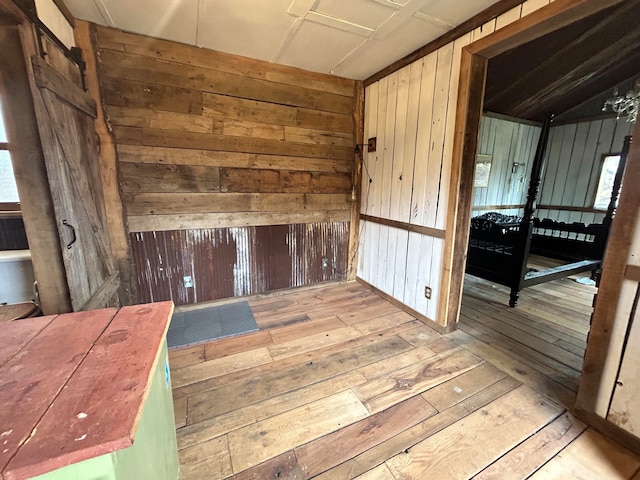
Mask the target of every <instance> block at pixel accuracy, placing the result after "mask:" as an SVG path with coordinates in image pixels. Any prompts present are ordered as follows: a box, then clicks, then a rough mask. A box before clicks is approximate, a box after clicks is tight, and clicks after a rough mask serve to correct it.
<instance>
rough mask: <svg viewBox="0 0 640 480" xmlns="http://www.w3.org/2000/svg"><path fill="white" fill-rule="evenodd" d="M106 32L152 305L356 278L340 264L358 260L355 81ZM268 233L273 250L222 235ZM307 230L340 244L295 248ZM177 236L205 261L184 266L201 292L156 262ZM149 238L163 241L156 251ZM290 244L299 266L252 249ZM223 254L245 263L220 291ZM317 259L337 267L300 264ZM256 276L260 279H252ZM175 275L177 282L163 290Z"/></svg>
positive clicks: (131, 217)
mask: <svg viewBox="0 0 640 480" xmlns="http://www.w3.org/2000/svg"><path fill="white" fill-rule="evenodd" d="M96 29H97V39H98V40H97V49H98V54H99V59H100V62H99V63H100V65H99V74H100V83H101V89H102V97H103V101H104V103H105V108H106V112H107V117H108V121H109V122H110V124H111V126H112V128H113V133H114V135H115V141H116V148H117V153H118V161H119V170H120V179H121V189H122V193H123V201H124V204H125V209H126V212H127V220H128V226H129V232H130V233H131V239H132V242H133V251H134V260H135V263H136V271H137V272H138V278H137V282H138V286H139V287H141V289H142V291H141V292H140V293H139V297H140V298H139V300H140V301H149V300H150V299H153V300H158V299H165V298H171V299H173V300H174V301H176V303H187V302H189V303H191V302H197V301H203V300H209V299H212V298H219V295H220V294H218V293H213V292H224V294H223V296H229V295H233V294H235V295H238V294H246V293H258V292H262V291H265V289H266V290H270V289H272V288H274V286H275V285H277V288H283V287H293V286H297V285H304V284H310V283H315V282H317V281H325V280H337V279H344V278H346V274H347V272H346V271H347V265H346V264H345V263H344V262H343V261H342V260H340V261H338V260H332V259H338V258H340V259H342V258H347V257H348V255H347V253H346V251H345V249H346V248H348V243H349V234H351V235H355V233H356V232H355V229H350V228H349V224H350V222H349V220H350V210H351V206H352V203H350V202H349V197H350V193H351V186H352V183H353V181H354V180H353V178H352V175H353V174H352V172H353V166H354V160H355V156H354V146H355V143H354V129H355V127H354V117H353V112H354V91H355V88H356V82H355V81H353V80H347V79H343V78H338V77H333V76H329V75H322V74H317V73H312V72H306V71H303V70H299V69H294V68H291V67H284V66H278V65H274V64H270V63H267V62H262V61H257V60H251V59H248V58H243V57H237V56H233V55H227V54H222V53H219V52H214V51H210V50H205V49H200V48H196V47H191V46H186V45H180V44H177V43H173V42H168V41H164V40H156V39H151V38H148V37H143V36H139V35H133V34H128V33H124V32H121V31H118V30H114V29H110V28H104V27H96ZM345 222H346V223H345ZM282 225H284V226H285V227H282V228H280V227H278V228H276V227H275V226H282ZM305 225H306V226H307V227H305ZM288 226H291V227H288ZM257 227H270V228H267V229H266V230H264V231H268V232H269V233H268V235H267V234H265V235H266V236H267V237H270V238H272V242H271V243H270V244H268V245H265V244H263V245H257V244H254V245H250V246H248V245H247V244H246V243H244V242H238V243H235V241H234V242H231V241H230V240H229V241H227V240H224V241H222V240H221V241H220V243H218V241H217V240H214V239H222V238H224V239H231V238H235V239H238V238H243V239H259V238H262V237H261V236H260V234H258V233H257V232H260V231H263V230H260V229H258V228H257ZM305 228H307V229H308V235H309V236H314V235H315V236H316V237H317V238H320V237H322V236H323V235H326V239H327V242H328V243H327V244H326V245H316V244H314V245H315V246H314V248H315V250H313V251H311V252H305V251H304V249H303V248H302V247H303V245H300V244H296V243H295V242H296V241H297V239H298V238H300V235H302V236H304V235H306V234H307V232H305ZM345 229H347V232H348V233H347V234H345ZM349 229H350V232H349ZM300 232H302V233H300ZM322 232H324V233H322ZM299 234H300V235H299ZM274 235H276V236H277V235H279V237H278V238H277V239H276V238H275V237H273V236H274ZM323 238H324V237H323ZM152 239H153V240H152ZM162 239H164V240H162ZM167 239H171V241H170V242H169V243H171V249H173V250H175V252H174V253H171V254H172V255H174V256H176V257H180V258H181V260H180V261H181V262H183V263H184V262H186V263H187V264H189V263H190V264H195V263H198V268H195V269H193V268H192V269H182V268H181V269H179V270H180V271H183V270H184V271H185V272H186V271H187V270H190V271H191V273H190V274H191V275H194V276H195V278H194V283H195V284H196V285H198V288H202V289H203V290H201V291H200V292H201V293H200V294H198V292H197V291H196V290H197V288H196V289H193V291H191V292H183V291H182V290H183V287H182V283H183V282H182V278H181V275H177V274H176V272H172V274H171V275H169V276H167V275H166V274H163V273H161V272H151V271H150V270H149V269H150V268H151V266H152V265H156V263H157V262H158V261H159V260H158V258H157V257H154V255H156V254H157V251H156V250H157V248H160V247H158V246H157V245H158V244H160V243H166V242H168V240H167ZM205 239H206V240H205ZM328 239H330V240H328ZM140 242H149V248H148V249H147V248H144V245H141V244H140ZM156 242H157V243H156ZM230 242H231V243H234V244H235V245H236V247H237V248H238V249H239V250H237V251H236V252H235V253H234V254H233V255H231V254H229V253H228V252H227V251H226V248H227V247H228V245H230ZM312 243H313V242H310V243H309V244H305V245H306V246H310V245H311V244H312ZM276 244H277V245H280V246H282V245H288V248H290V249H292V251H293V252H295V254H294V255H290V256H288V257H287V258H282V260H283V261H286V262H288V263H287V264H286V265H282V266H281V267H282V268H278V269H271V270H269V269H266V266H264V265H262V266H261V264H260V262H258V263H257V264H256V263H255V261H257V260H256V258H257V257H255V256H251V255H249V254H247V251H244V250H241V248H249V249H250V250H251V249H253V250H252V251H254V252H256V255H258V256H260V255H262V256H268V255H270V254H273V256H274V257H276V256H278V255H280V250H278V249H276V250H273V251H272V250H269V249H272V248H276ZM167 245H168V243H167ZM162 248H164V247H162ZM262 248H267V250H266V251H262V250H260V249H262ZM278 248H280V247H278ZM218 249H221V251H218ZM327 249H328V250H327ZM219 255H222V256H223V257H224V258H230V257H234V258H237V259H238V263H237V264H235V267H234V268H235V269H237V270H238V271H237V272H236V273H235V274H234V275H235V276H234V275H231V276H227V277H224V276H223V275H218V277H217V278H219V279H220V281H222V279H223V277H224V282H226V283H225V284H224V285H222V284H220V285H218V284H215V285H213V284H212V285H207V284H206V282H207V281H209V280H211V279H212V278H214V277H215V275H213V276H212V275H204V274H203V276H202V277H200V278H199V276H200V273H198V272H201V271H203V270H206V269H213V270H216V269H218V268H220V269H223V270H224V269H226V268H227V267H226V265H218V264H217V263H216V262H217V259H218V258H219ZM308 255H316V256H317V258H313V261H311V262H310V264H311V265H320V262H321V258H323V257H324V258H328V259H329V261H330V262H333V263H330V264H329V266H328V267H325V269H324V270H323V269H320V270H317V269H314V268H311V267H309V268H303V269H301V270H300V269H299V265H300V263H301V262H302V263H304V262H307V256H308ZM195 258H197V262H195V261H194V259H195ZM240 259H244V260H250V261H249V263H243V262H242V261H240ZM252 262H253V263H252ZM307 263H309V262H307ZM263 267H264V269H263V270H260V268H263ZM318 268H321V267H318ZM256 269H258V271H256ZM265 269H266V270H265ZM296 269H298V270H296ZM292 272H293V273H292ZM185 275H188V273H185ZM270 275H271V277H270ZM273 275H275V276H276V277H273ZM279 275H280V276H279ZM299 275H302V276H303V277H304V278H301V277H300V276H299ZM249 276H256V278H258V279H259V280H257V283H256V284H252V286H251V287H250V288H249V287H238V285H244V283H243V282H246V281H247V280H246V279H247V278H249ZM263 277H264V278H263ZM161 278H162V279H164V280H163V282H164V283H163V282H160V283H158V284H157V285H156V284H155V283H154V282H159V281H160V280H159V279H161ZM234 278H235V280H234ZM241 278H242V279H245V280H242V281H241V280H239V279H241ZM167 282H168V283H167ZM249 283H250V282H249ZM154 288H156V289H157V290H154ZM207 288H208V289H209V292H208V293H204V290H205V289H207ZM166 292H169V296H168V297H167V293H166Z"/></svg>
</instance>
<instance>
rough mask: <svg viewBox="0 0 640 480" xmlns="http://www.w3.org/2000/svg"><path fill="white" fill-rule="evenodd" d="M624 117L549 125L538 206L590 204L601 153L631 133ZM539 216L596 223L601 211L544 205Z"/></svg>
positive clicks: (617, 146)
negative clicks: (548, 207) (570, 209)
mask: <svg viewBox="0 0 640 480" xmlns="http://www.w3.org/2000/svg"><path fill="white" fill-rule="evenodd" d="M632 126H633V125H632V124H630V123H628V122H627V121H626V120H625V118H621V119H619V120H616V118H615V117H614V118H606V119H600V120H592V121H587V122H579V123H571V124H567V125H558V126H556V127H552V128H551V130H550V132H549V145H548V148H547V158H546V162H545V170H544V173H543V177H542V182H541V183H542V185H541V190H540V197H539V198H540V201H539V202H538V203H539V205H541V206H545V205H546V206H558V205H562V206H571V207H580V208H591V207H593V200H594V198H595V195H596V189H597V188H598V179H599V177H600V168H601V161H602V156H603V155H606V154H608V153H619V152H620V150H622V144H623V142H624V137H625V136H627V135H630V134H631V127H632ZM537 215H538V217H539V218H551V219H553V220H558V221H561V222H569V223H571V222H582V223H584V224H587V225H588V224H590V223H594V222H595V223H599V222H601V221H602V219H603V218H604V212H602V213H596V212H572V211H567V210H556V209H545V208H541V209H540V210H539V211H538V214H537Z"/></svg>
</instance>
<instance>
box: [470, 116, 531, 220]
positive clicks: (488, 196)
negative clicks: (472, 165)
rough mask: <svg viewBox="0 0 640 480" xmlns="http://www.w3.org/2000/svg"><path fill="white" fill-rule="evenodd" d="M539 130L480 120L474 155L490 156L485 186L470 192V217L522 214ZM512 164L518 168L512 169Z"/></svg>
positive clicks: (502, 120)
mask: <svg viewBox="0 0 640 480" xmlns="http://www.w3.org/2000/svg"><path fill="white" fill-rule="evenodd" d="M540 130H541V128H540V127H539V126H535V125H532V124H529V123H523V122H518V121H516V119H514V120H513V121H511V120H508V119H505V118H500V117H496V116H491V115H484V116H483V117H482V120H481V122H480V132H479V134H478V154H482V155H490V156H492V160H491V171H490V174H489V186H488V187H475V188H474V189H473V193H474V197H473V215H474V216H475V215H481V214H483V213H485V212H489V211H495V210H499V211H500V213H504V214H505V215H519V214H522V210H523V208H524V204H525V202H526V201H527V188H528V187H529V183H528V182H529V174H530V173H531V162H532V161H533V156H534V155H535V151H536V147H537V145H538V138H539V137H540ZM514 163H518V164H519V165H517V166H516V167H515V168H514ZM498 206H502V207H503V208H498ZM509 207H512V208H509Z"/></svg>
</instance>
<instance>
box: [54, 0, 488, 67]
mask: <svg viewBox="0 0 640 480" xmlns="http://www.w3.org/2000/svg"><path fill="white" fill-rule="evenodd" d="M495 1H496V0H464V1H462V0H459V1H453V0H65V3H66V5H67V6H68V7H69V10H70V11H71V13H72V14H73V15H74V16H75V17H77V18H82V19H84V20H90V21H92V22H96V23H99V24H102V25H109V26H113V27H116V28H120V29H122V30H127V31H130V32H135V33H141V34H144V35H149V36H153V37H159V38H165V39H168V40H175V41H178V42H182V43H187V44H192V45H198V46H201V47H205V48H210V49H212V50H218V51H222V52H226V53H233V54H236V55H243V56H246V57H251V58H257V59H260V60H267V61H270V62H278V63H283V64H287V65H292V66H295V67H300V68H305V69H307V70H313V71H317V72H325V73H329V72H333V71H334V70H335V72H334V73H335V74H336V75H341V76H344V77H348V78H355V79H364V78H367V77H369V76H371V75H373V74H374V73H376V72H377V71H379V70H381V69H382V68H384V67H386V66H387V65H389V64H391V63H393V62H394V61H396V60H398V59H400V58H402V57H403V56H404V55H406V54H408V53H410V52H412V51H414V50H415V49H417V48H419V47H421V46H422V45H425V44H426V43H428V42H430V41H431V40H434V39H435V38H437V37H438V36H439V35H441V34H443V33H445V32H446V31H447V30H449V29H450V28H452V27H453V26H455V25H459V24H460V23H462V22H464V21H465V20H467V19H468V18H470V17H472V16H473V15H475V14H476V13H478V12H480V11H482V10H483V9H485V8H487V7H489V6H490V5H491V4H493V3H495Z"/></svg>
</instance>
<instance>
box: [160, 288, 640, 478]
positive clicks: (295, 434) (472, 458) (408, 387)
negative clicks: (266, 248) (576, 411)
mask: <svg viewBox="0 0 640 480" xmlns="http://www.w3.org/2000/svg"><path fill="white" fill-rule="evenodd" d="M479 282H480V281H478V282H475V281H473V280H471V281H468V282H467V286H466V287H465V297H464V305H463V315H464V317H465V318H464V319H463V322H462V325H461V329H460V330H458V331H456V332H454V333H453V334H449V335H447V336H442V335H440V334H438V333H437V332H436V331H434V330H432V329H431V328H429V327H427V326H425V325H424V324H423V323H421V322H420V321H418V320H416V319H415V318H413V317H412V316H411V315H409V314H407V313H405V312H403V311H401V310H400V309H398V308H397V307H396V306H394V305H392V304H391V303H389V302H388V301H386V300H384V299H382V298H381V297H379V296H378V295H376V294H375V293H373V292H371V291H370V290H368V289H367V288H366V287H364V286H362V285H360V284H357V283H347V284H341V285H331V286H325V287H321V288H316V289H311V290H305V291H292V292H290V293H287V294H283V295H278V296H272V297H266V298H261V299H257V300H253V301H250V305H251V308H252V310H253V312H254V315H255V317H256V320H257V322H258V325H259V326H260V328H261V330H260V331H258V332H255V333H252V334H248V335H244V336H239V337H234V338H229V339H224V340H219V341H214V342H210V343H208V344H204V345H198V346H195V347H188V348H183V349H176V350H172V351H170V362H171V368H172V383H173V394H174V408H175V416H176V426H177V436H178V446H179V455H180V463H181V478H182V479H184V480H189V479H225V478H232V479H236V480H237V479H243V480H244V479H265V480H267V479H311V478H314V479H325V480H336V479H355V478H357V479H360V480H362V479H367V480H400V479H402V480H406V479H426V478H439V479H452V480H453V479H469V478H477V479H522V478H529V477H530V476H532V475H533V478H536V479H548V478H562V479H566V478H585V479H587V478H602V479H631V478H632V477H634V475H636V476H639V475H640V473H639V472H640V458H639V457H637V456H635V455H633V454H632V453H630V452H629V451H627V450H625V449H624V448H622V447H621V446H620V445H618V444H616V443H615V442H613V441H611V440H609V439H607V438H606V437H604V436H602V435H601V434H599V433H597V432H596V431H594V430H593V429H591V428H587V427H586V426H585V425H584V424H582V423H581V422H580V421H579V420H577V419H576V418H574V417H573V416H572V415H571V413H570V412H569V411H567V408H566V407H567V406H569V405H571V402H572V399H573V396H574V394H575V392H574V387H575V385H577V383H575V381H574V382H569V383H567V382H568V379H574V380H575V375H573V374H572V371H578V370H579V366H580V365H579V362H580V358H581V357H580V354H579V352H580V350H579V349H580V348H582V349H583V348H584V344H583V343H584V338H583V337H584V335H586V332H584V333H580V332H578V331H577V330H576V328H578V327H577V326H576V325H577V324H578V323H579V321H578V320H576V321H575V322H576V325H573V324H567V323H559V324H558V325H559V326H558V327H557V328H556V329H552V328H545V329H542V330H538V327H536V326H535V325H527V320H526V319H527V317H526V316H525V315H524V314H523V313H522V312H527V310H526V308H530V309H532V310H533V309H536V311H537V310H539V311H540V312H543V313H540V315H541V317H540V322H542V323H541V324H542V325H548V324H552V323H553V315H559V316H562V314H561V313H558V312H556V313H555V314H554V311H553V309H551V311H549V310H545V309H544V308H543V307H542V305H541V302H540V299H539V298H538V297H535V296H534V292H531V298H529V296H528V295H524V294H523V295H522V296H521V306H520V307H518V309H504V311H503V310H502V309H501V307H500V302H499V300H498V299H497V298H495V297H494V298H493V300H490V301H487V300H486V299H485V300H483V295H484V294H485V293H486V292H487V291H488V292H492V290H491V289H490V286H489V287H488V286H487V285H482V284H480V283H479ZM488 288H489V290H487V289H488ZM567 288H570V287H567ZM531 290H533V289H531ZM560 291H561V292H562V290H560ZM523 293H524V292H523ZM565 293H566V294H567V295H566V298H570V297H571V295H569V293H570V292H565ZM535 295H538V296H543V297H544V295H546V293H545V292H544V291H540V292H539V293H535ZM507 297H508V296H507ZM507 297H505V298H507ZM494 301H495V304H494ZM550 303H553V302H550ZM560 306H561V307H563V308H564V307H567V308H569V307H568V306H566V305H563V304H562V302H560ZM515 310H518V311H519V312H520V313H518V314H516V312H515ZM527 315H535V314H534V313H531V312H529V313H527ZM510 317H514V318H517V319H518V320H519V321H520V323H519V324H517V326H514V325H516V324H515V323H513V322H512V323H510V322H509V321H508V319H509V318H510ZM565 318H566V319H569V316H568V315H567V316H565ZM514 322H515V321H514ZM545 322H546V323H545ZM487 324H489V325H490V326H487ZM516 328H517V329H518V330H519V331H521V332H523V333H517V332H513V331H512V330H510V329H516ZM574 331H575V332H576V333H575V334H574V333H573V332H574ZM491 332H494V333H491ZM495 332H498V333H495ZM503 332H507V334H505V333H503ZM516 333H517V335H516ZM509 334H513V335H511V337H509ZM497 335H503V336H504V337H505V339H501V342H497V341H496V338H497ZM512 337H515V338H512ZM533 339H535V340H533ZM581 339H582V340H581ZM523 340H531V342H528V341H525V342H524V343H521V341H523ZM580 341H582V342H583V343H580ZM516 344H517V345H521V346H520V347H517V348H516ZM543 344H546V345H550V346H554V347H555V348H552V349H551V350H552V355H551V356H547V355H546V354H545V352H546V350H545V349H544V348H543ZM568 345H571V347H569V346H568ZM536 348H537V349H538V350H536ZM527 349H530V350H527ZM539 350H544V352H540V351H539ZM523 352H525V353H526V355H525V353H523ZM535 352H537V353H535ZM542 357H545V358H548V359H549V360H544V359H543V358H542ZM639 478H640V477H639Z"/></svg>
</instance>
